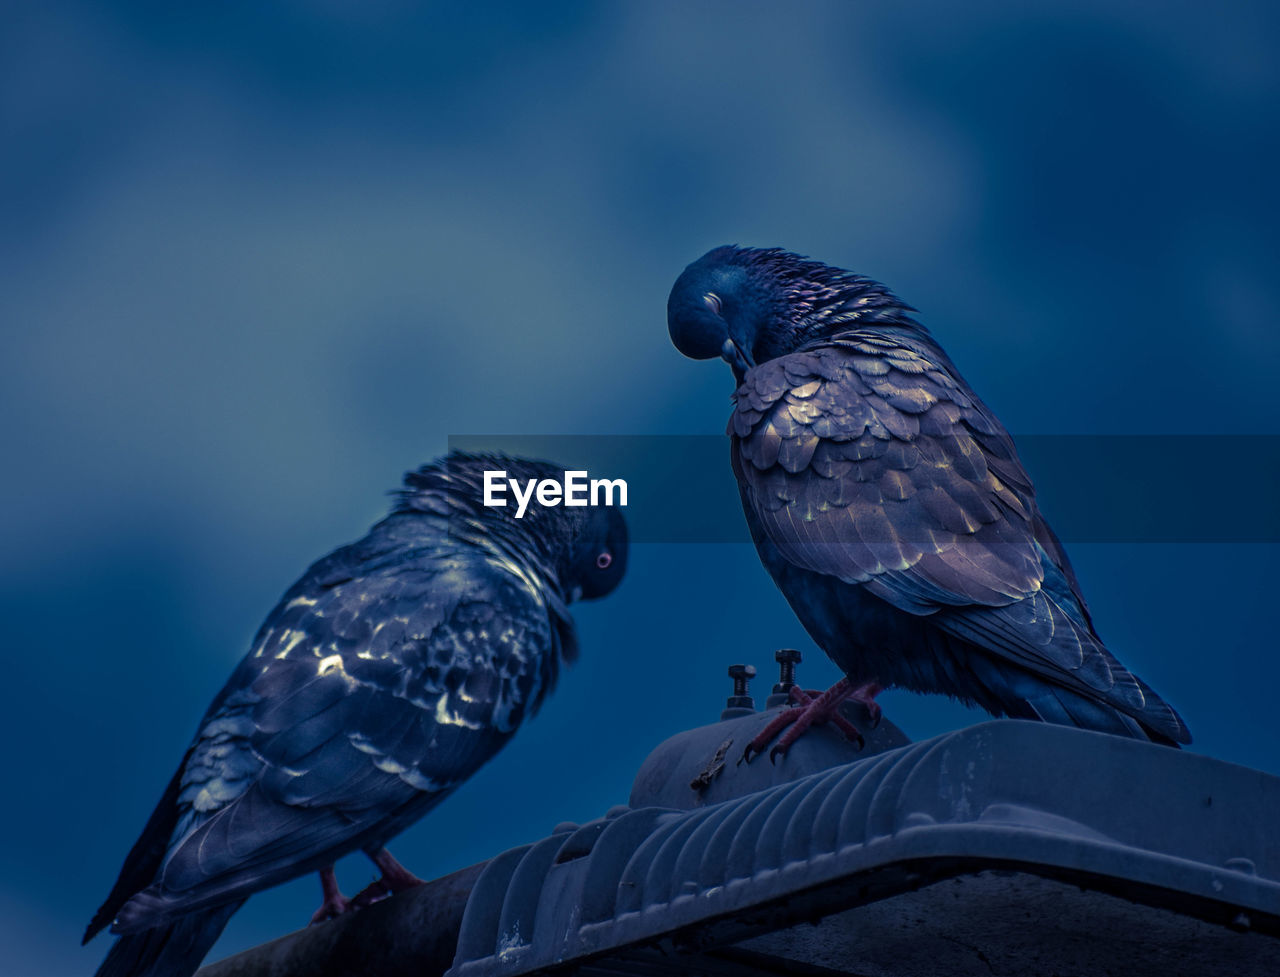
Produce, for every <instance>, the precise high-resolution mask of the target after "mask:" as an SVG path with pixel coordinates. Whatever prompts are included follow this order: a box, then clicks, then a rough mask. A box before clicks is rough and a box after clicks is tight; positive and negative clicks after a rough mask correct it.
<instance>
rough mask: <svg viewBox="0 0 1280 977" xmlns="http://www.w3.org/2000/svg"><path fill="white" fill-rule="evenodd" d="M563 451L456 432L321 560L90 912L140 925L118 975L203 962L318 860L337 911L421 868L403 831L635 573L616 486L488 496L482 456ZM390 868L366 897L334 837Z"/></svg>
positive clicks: (494, 462)
mask: <svg viewBox="0 0 1280 977" xmlns="http://www.w3.org/2000/svg"><path fill="white" fill-rule="evenodd" d="M486 470H490V471H507V472H509V473H510V474H511V475H512V476H514V477H519V478H522V479H523V480H529V479H558V478H561V477H563V474H564V473H563V469H561V468H558V467H556V466H553V465H550V464H547V463H545V462H535V461H527V460H524V459H518V458H509V457H506V456H501V455H471V454H463V453H459V452H455V453H453V454H451V455H449V456H448V457H446V458H444V459H442V460H440V461H437V462H434V463H432V464H428V465H425V466H423V467H422V468H420V469H418V470H417V471H413V472H410V473H408V474H407V475H406V476H405V479H404V488H403V489H401V490H400V491H399V492H398V493H397V498H396V502H395V504H394V505H393V507H392V510H391V513H390V514H389V515H388V516H387V518H385V519H384V520H382V521H381V522H380V523H378V524H377V525H376V526H374V527H373V528H372V529H371V530H370V531H369V533H368V535H366V536H365V537H364V538H363V539H361V540H359V541H358V542H356V543H352V544H351V545H349V546H344V547H342V548H341V549H338V550H335V551H334V552H333V553H331V554H329V555H328V556H326V557H324V558H323V559H322V560H320V561H319V562H317V563H315V564H314V565H312V567H311V568H310V569H309V570H307V572H306V573H304V574H303V576H302V578H301V579H300V580H299V581H298V582H297V583H296V584H294V585H293V587H292V588H290V590H289V591H288V592H287V593H286V594H285V595H284V597H283V598H282V599H281V601H280V603H279V604H277V605H276V607H275V609H274V610H273V611H272V612H271V613H270V614H269V615H268V617H267V620H266V623H265V624H263V626H262V628H261V630H260V631H259V632H258V635H257V637H256V638H255V639H254V641H253V644H252V646H251V647H250V650H249V653H248V655H247V656H246V657H245V658H244V660H243V661H241V662H240V665H239V667H238V668H237V669H236V670H235V672H234V673H233V674H232V676H231V679H230V680H229V681H228V682H227V684H226V686H225V687H224V688H223V689H222V691H221V692H220V693H219V694H218V695H217V696H216V697H215V699H214V701H213V704H212V705H211V706H210V707H209V710H208V712H206V713H205V716H204V718H203V719H202V720H201V722H200V724H199V726H198V728H197V732H196V735H195V738H194V739H193V740H192V742H191V744H190V745H189V746H188V748H187V751H186V755H185V756H184V757H183V759H182V762H181V763H180V764H179V766H178V770H177V772H176V773H175V774H174V776H173V779H172V780H171V781H170V782H169V786H168V789H167V790H166V791H165V792H164V796H163V797H162V798H161V800H160V803H159V805H158V806H157V807H156V809H155V812H154V813H153V814H152V815H151V819H150V820H149V821H148V822H147V825H146V827H145V828H144V829H143V831H142V836H141V837H140V838H139V839H138V841H137V843H136V844H135V845H134V846H133V850H132V851H131V852H130V853H129V855H128V857H127V858H126V859H125V863H124V867H123V869H121V872H120V877H119V879H118V880H117V882H116V884H115V887H114V888H113V889H112V891H111V894H110V895H109V896H108V898H107V901H106V902H105V903H104V904H103V905H102V908H101V909H99V910H98V912H97V914H96V915H95V916H94V918H93V921H92V922H91V923H90V924H89V928H88V931H87V932H86V934H85V939H86V941H87V940H88V939H89V938H90V937H92V936H93V935H94V934H96V933H97V932H98V931H99V930H101V929H103V928H104V927H106V926H107V925H110V926H111V929H112V931H113V932H115V933H118V934H120V938H119V939H118V940H117V941H116V943H115V945H114V946H113V947H112V949H111V951H110V952H109V953H108V954H107V957H106V959H105V961H104V962H103V964H102V966H101V968H100V969H99V970H98V977H182V975H187V974H191V973H194V972H195V970H196V968H197V967H198V966H199V964H200V960H201V959H202V957H203V956H204V954H205V953H206V952H207V951H208V949H209V948H210V947H211V946H212V945H213V942H214V941H215V940H216V939H217V937H218V934H219V933H220V932H221V931H222V928H223V927H224V926H225V925H226V923H227V920H228V919H229V918H230V917H231V915H232V914H233V913H234V912H235V911H236V910H237V909H238V908H239V907H240V905H241V904H242V903H243V902H244V900H245V899H246V898H247V897H248V896H249V895H250V894H251V893H254V892H257V891H259V890H261V889H264V888H267V887H268V886H273V885H276V884H278V883H280V882H283V881H285V880H287V879H290V878H293V877H295V876H298V875H302V874H304V873H306V872H311V871H318V872H319V873H320V881H321V889H322V893H323V904H322V905H321V907H320V910H319V911H317V913H316V914H315V916H314V917H313V921H319V920H322V919H325V918H328V917H330V916H335V915H338V914H340V913H343V912H346V911H347V910H348V909H350V908H352V907H353V906H354V907H358V906H360V905H364V904H367V903H368V902H372V901H375V900H377V899H379V898H382V897H384V896H386V895H387V894H389V893H394V892H396V891H399V890H401V889H404V888H408V887H411V886H413V885H416V884H418V883H419V881H420V880H419V879H417V878H416V877H415V876H414V875H413V874H412V873H410V872H409V871H408V870H407V869H405V868H404V867H403V866H402V865H400V863H399V862H397V861H396V860H395V859H394V858H392V856H391V854H390V852H388V851H387V849H386V844H387V842H388V841H389V840H390V839H391V838H393V837H394V836H395V835H397V834H399V833H400V832H401V831H402V830H404V829H405V828H407V827H408V826H409V825H411V824H412V823H413V822H415V821H416V820H418V819H419V818H420V817H422V816H423V815H424V814H426V813H427V812H428V811H430V810H431V809H432V808H433V807H435V805H437V804H438V803H440V802H441V801H442V800H443V799H444V798H446V797H447V796H448V795H449V794H450V793H451V792H452V791H453V790H454V789H455V788H456V787H457V786H458V785H459V784H461V783H462V782H463V781H465V780H466V779H467V778H468V777H470V776H471V775H472V774H473V773H475V771H476V770H478V769H479V768H480V766H481V765H483V764H484V763H485V762H486V761H487V760H488V759H489V758H490V757H492V756H493V755H494V754H495V753H496V752H497V751H498V750H499V749H501V748H502V746H504V745H505V744H506V743H507V742H508V741H509V740H510V739H511V737H512V736H513V735H514V734H515V732H516V730H517V729H519V727H520V726H521V724H522V723H523V722H525V721H526V720H527V719H528V718H529V717H530V716H532V715H533V714H534V713H535V712H536V711H537V710H538V707H539V706H540V705H541V704H542V702H543V701H544V700H545V698H546V696H547V695H548V693H550V692H551V690H552V689H553V688H554V687H555V684H556V681H557V678H558V677H559V674H560V666H561V664H562V663H568V662H572V661H573V660H574V659H575V658H576V657H577V654H578V644H577V638H576V637H575V631H574V623H573V618H572V617H571V616H570V614H569V604H570V603H571V602H572V601H574V600H577V599H579V598H581V599H587V600H590V599H595V598H599V597H604V596H606V595H607V594H609V593H610V592H612V591H613V589H614V588H615V587H617V586H618V584H619V582H620V581H621V580H622V576H623V573H624V572H625V570H626V564H627V527H626V524H625V522H624V521H623V518H622V516H621V514H619V512H618V511H617V510H616V509H614V508H611V507H598V508H595V507H567V506H554V507H551V506H540V505H537V504H533V505H530V506H529V508H528V509H527V511H526V512H525V513H524V517H523V518H521V519H516V518H515V517H514V508H513V507H510V506H508V507H505V508H499V507H486V506H484V505H483V504H482V500H483V498H484V492H483V483H484V472H485V471H486ZM357 850H363V851H364V852H365V853H366V854H367V855H368V856H369V857H370V858H371V859H372V860H373V861H374V863H375V864H376V865H377V866H378V868H379V869H380V870H381V872H382V877H381V878H380V879H379V880H378V881H377V882H375V883H373V885H371V886H370V887H369V888H368V889H366V890H365V891H364V892H363V893H361V894H360V895H358V896H356V897H355V899H347V898H346V897H344V896H343V895H342V893H341V892H339V891H338V887H337V882H336V880H335V878H334V873H333V863H334V861H335V859H337V858H340V857H341V856H343V855H345V854H347V853H348V852H353V851H357Z"/></svg>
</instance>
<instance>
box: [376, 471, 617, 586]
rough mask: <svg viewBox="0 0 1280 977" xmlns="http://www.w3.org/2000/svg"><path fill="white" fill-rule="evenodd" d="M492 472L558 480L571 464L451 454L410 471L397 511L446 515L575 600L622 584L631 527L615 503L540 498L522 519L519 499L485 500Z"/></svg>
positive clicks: (458, 530)
mask: <svg viewBox="0 0 1280 977" xmlns="http://www.w3.org/2000/svg"><path fill="white" fill-rule="evenodd" d="M486 471H503V472H505V473H506V475H507V476H509V477H510V478H514V479H518V480H519V481H520V482H521V483H525V482H527V481H528V480H529V479H552V480H560V479H562V478H563V477H564V472H565V469H564V467H563V466H561V465H553V464H551V463H550V462H546V461H536V460H533V459H530V458H518V457H514V456H512V455H507V454H501V453H494V454H490V453H471V452H466V451H452V452H450V453H449V455H448V456H447V457H445V458H441V459H438V460H436V461H433V462H430V463H429V464H426V465H423V466H422V467H421V468H419V469H417V470H416V471H412V472H408V473H407V474H406V475H405V487H404V488H403V489H401V490H400V491H399V492H397V493H396V494H397V496H398V501H397V503H396V506H395V511H396V512H402V513H403V512H429V513H434V514H436V515H440V516H444V517H447V518H448V519H449V520H450V532H451V533H455V534H457V535H458V536H460V537H462V538H464V539H468V540H470V541H471V542H473V543H475V544H476V545H478V546H482V547H485V548H493V547H499V548H500V549H501V550H502V551H503V552H504V553H505V554H507V555H510V556H514V557H516V558H517V559H519V560H520V561H521V562H523V563H528V564H529V565H531V566H536V567H540V568H542V570H543V575H544V577H546V578H547V579H554V580H555V582H556V583H557V585H558V588H559V590H560V592H561V594H562V595H563V596H564V597H565V598H566V599H568V600H570V601H573V600H578V599H587V600H592V599H595V598H597V597H604V596H605V595H606V594H609V593H611V592H612V591H613V590H614V588H616V587H617V586H618V584H619V583H620V582H621V581H622V575H623V574H624V573H625V572H626V568H627V524H626V520H624V519H623V517H622V513H621V512H619V511H618V510H617V509H615V508H613V507H611V506H598V507H595V506H584V507H579V506H572V507H571V506H564V505H553V506H543V505H539V504H537V503H536V502H534V503H531V504H530V505H529V506H528V508H527V510H526V511H525V513H524V515H523V517H522V518H519V519H517V518H516V517H515V512H516V506H515V505H514V504H508V505H505V506H501V507H496V508H490V507H486V506H485V505H483V503H482V500H483V498H484V473H485V472H486Z"/></svg>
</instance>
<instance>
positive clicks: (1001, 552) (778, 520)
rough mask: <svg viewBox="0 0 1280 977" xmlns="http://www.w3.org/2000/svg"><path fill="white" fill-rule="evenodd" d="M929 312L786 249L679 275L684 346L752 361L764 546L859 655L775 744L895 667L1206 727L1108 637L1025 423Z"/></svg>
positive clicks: (831, 634)
mask: <svg viewBox="0 0 1280 977" xmlns="http://www.w3.org/2000/svg"><path fill="white" fill-rule="evenodd" d="M913 311H914V310H913V309H911V308H910V307H909V306H907V305H904V304H903V303H902V302H901V301H899V300H898V299H897V298H896V297H895V296H894V295H893V294H892V293H891V292H890V291H889V290H888V289H887V288H885V287H884V286H883V285H881V284H879V283H878V282H875V281H872V280H871V279H868V278H864V277H862V276H861V275H855V274H853V273H851V272H848V271H844V270H842V269H839V268H833V267H830V266H828V265H825V264H822V263H821V262H817V261H811V260H808V259H806V258H803V257H800V256H799V255H795V254H791V253H789V252H787V251H782V250H778V249H767V250H765V249H754V248H737V247H720V248H716V249H714V250H713V251H710V252H708V253H707V254H705V255H703V257H701V258H699V259H698V260H697V261H695V262H694V263H693V264H691V265H689V266H688V267H687V268H686V269H685V270H684V272H683V273H682V274H681V275H680V277H679V278H678V279H677V280H676V283H675V285H674V287H673V288H672V290H671V296H670V298H669V300H668V304H667V322H668V328H669V330H670V333H671V339H672V342H674V343H675V346H676V348H677V349H679V350H680V352H682V353H684V354H685V355H686V356H689V357H692V358H694V359H710V358H712V357H717V356H718V357H721V358H723V359H724V360H725V361H726V362H728V363H729V365H730V366H731V367H732V369H733V374H734V378H735V380H736V381H737V390H736V392H735V393H734V395H733V413H732V416H731V418H730V421H729V430H728V433H729V435H730V438H731V442H732V462H733V471H734V474H735V475H736V477H737V479H738V485H739V489H740V493H741V497H742V505H743V509H744V510H745V512H746V516H747V522H748V524H749V526H750V529H751V535H752V539H753V540H754V541H755V544H756V549H757V551H758V552H759V554H760V559H761V561H762V562H763V563H764V565H765V568H766V569H767V570H768V571H769V573H770V575H771V576H772V577H773V580H774V582H775V583H776V584H777V585H778V588H779V589H780V590H781V591H782V593H783V595H784V596H785V597H786V599H787V601H788V602H789V603H790V604H791V607H792V608H793V609H794V610H795V612H796V615H797V616H798V617H799V618H800V621H801V623H802V624H803V625H804V627H805V628H806V630H807V631H808V632H809V634H810V636H811V637H812V638H813V640H814V641H815V642H816V643H817V644H818V645H819V647H821V648H822V649H823V650H824V651H825V652H826V653H827V654H828V655H829V656H830V657H831V658H832V660H834V661H835V663H836V664H837V665H839V666H840V668H841V669H843V670H844V672H845V674H846V676H847V677H846V679H844V680H842V681H841V682H840V683H839V684H837V685H836V686H835V687H833V688H832V689H831V690H829V691H828V693H826V694H824V695H823V696H821V697H819V698H818V699H817V700H816V701H814V702H812V703H808V704H806V705H804V707H803V708H802V709H791V710H787V712H786V714H784V716H782V717H780V719H779V721H777V722H776V723H775V724H774V725H773V727H771V728H770V729H769V730H768V731H767V735H768V736H772V735H774V734H775V733H776V732H777V731H778V730H779V729H780V728H781V727H782V726H783V725H785V724H786V723H788V722H794V725H793V727H792V728H791V729H789V730H787V732H786V733H785V734H784V736H783V737H782V739H781V740H780V741H779V744H778V747H776V748H775V751H774V752H775V753H777V752H779V748H780V750H781V752H785V750H786V747H787V746H789V745H790V743H791V742H792V741H793V740H794V737H795V735H797V734H798V731H800V730H802V729H803V728H805V727H807V726H808V725H809V723H811V722H814V721H821V720H824V719H827V718H830V716H831V715H832V711H833V710H834V708H835V707H836V706H838V704H839V702H840V700H842V699H843V698H845V697H848V696H850V695H853V696H856V697H857V698H859V699H861V700H862V701H863V702H865V703H866V704H867V705H868V707H869V708H871V710H872V714H873V715H878V707H876V704H875V702H874V697H875V695H876V694H877V693H878V692H879V691H880V690H881V689H882V688H884V687H889V686H897V687H901V688H905V689H910V690H912V691H916V692H942V693H945V694H948V695H951V696H954V697H956V698H958V699H960V700H962V701H964V702H966V703H976V704H978V705H980V706H982V707H983V708H984V709H986V710H988V711H989V712H991V713H993V714H995V715H997V716H1013V717H1018V718H1024V719H1041V720H1044V721H1046V722H1053V723H1061V724H1064V725H1071V726H1079V727H1083V728H1086V729H1094V730H1101V731H1104V732H1108V733H1116V734H1119V735H1122V736H1132V737H1135V738H1141V739H1150V740H1153V741H1156V742H1160V743H1166V744H1177V743H1188V742H1190V740H1191V734H1190V733H1189V731H1188V730H1187V727H1186V725H1185V724H1184V723H1183V722H1182V719H1181V718H1180V717H1179V716H1178V714H1177V713H1176V712H1174V710H1173V709H1172V708H1170V707H1169V706H1168V705H1167V704H1166V703H1165V702H1164V701H1163V700H1162V699H1161V698H1160V697H1159V696H1157V695H1156V694H1155V693H1154V692H1153V691H1152V690H1151V689H1150V688H1149V687H1148V686H1147V685H1146V684H1145V683H1144V682H1142V680H1140V679H1139V678H1137V676H1135V675H1133V674H1132V673H1131V672H1129V671H1128V670H1127V669H1126V668H1125V667H1124V666H1123V665H1122V664H1120V662H1119V661H1117V660H1116V658H1115V656H1113V655H1112V654H1111V652H1110V651H1108V650H1107V648H1106V647H1105V646H1104V645H1103V643H1102V640H1101V639H1100V638H1099V637H1098V634H1097V632H1096V631H1095V630H1094V627H1093V624H1092V622H1091V620H1090V618H1089V611H1088V608H1087V607H1086V605H1085V601H1084V597H1083V595H1082V594H1081V592H1080V586H1079V584H1078V582H1077V581H1076V576H1075V573H1074V572H1073V571H1072V569H1071V564H1070V562H1069V561H1068V560H1067V555H1066V553H1065V552H1064V550H1063V548H1062V545H1061V543H1059V541H1058V538H1057V537H1056V536H1055V535H1054V533H1053V531H1052V530H1051V529H1050V528H1049V526H1048V524H1047V523H1046V522H1045V520H1044V518H1043V517H1042V516H1041V514H1040V511H1039V509H1038V508H1037V507H1036V499H1035V492H1034V489H1033V488H1032V485H1031V480H1030V478H1028V476H1027V473H1026V472H1025V471H1024V470H1023V467H1022V463H1021V462H1020V461H1019V460H1018V455H1017V452H1016V451H1015V449H1014V445H1013V440H1012V439H1011V438H1010V437H1009V435H1008V433H1007V432H1006V431H1005V429H1004V428H1003V427H1002V426H1001V424H1000V422H999V421H998V420H996V418H995V415H993V414H992V413H991V411H990V410H989V409H988V408H987V407H986V405H985V404H983V403H982V401H981V400H979V399H978V397H977V396H976V395H975V394H974V393H973V391H972V390H971V389H970V388H969V385H968V384H967V383H965V381H964V378H963V377H961V376H960V373H959V371H958V370H957V369H956V368H955V366H954V365H953V364H952V363H951V360H950V359H949V358H948V357H947V355H946V353H944V352H943V351H942V348H941V347H940V346H939V345H938V344H937V342H935V341H934V339H933V337H932V336H931V335H930V334H929V332H928V331H927V330H926V329H925V328H924V327H923V326H922V325H920V324H919V323H918V322H916V321H915V320H914V319H913V318H911V315H910V313H911V312H913ZM765 742H767V739H766V738H765V737H763V736H762V737H761V738H760V739H758V740H757V741H756V742H755V743H753V744H752V745H751V746H750V747H749V748H748V752H749V753H750V752H754V751H757V750H759V749H761V748H762V747H763V745H764V743H765Z"/></svg>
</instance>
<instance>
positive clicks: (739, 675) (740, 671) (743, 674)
mask: <svg viewBox="0 0 1280 977" xmlns="http://www.w3.org/2000/svg"><path fill="white" fill-rule="evenodd" d="M755 677H756V667H755V666H754V665H730V666H729V678H731V679H733V694H734V697H735V698H740V697H742V696H745V695H746V694H747V683H748V682H750V681H751V680H752V679H753V678H755Z"/></svg>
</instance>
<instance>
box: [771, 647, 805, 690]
mask: <svg viewBox="0 0 1280 977" xmlns="http://www.w3.org/2000/svg"><path fill="white" fill-rule="evenodd" d="M773 660H774V661H776V662H777V663H778V671H779V673H780V674H779V675H778V684H777V685H775V686H774V687H773V691H774V693H775V694H778V695H781V694H784V693H787V692H790V691H791V687H792V686H793V685H795V684H796V665H798V664H799V663H800V652H798V651H796V650H795V649H794V648H779V649H778V650H777V651H775V652H774V653H773Z"/></svg>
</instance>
